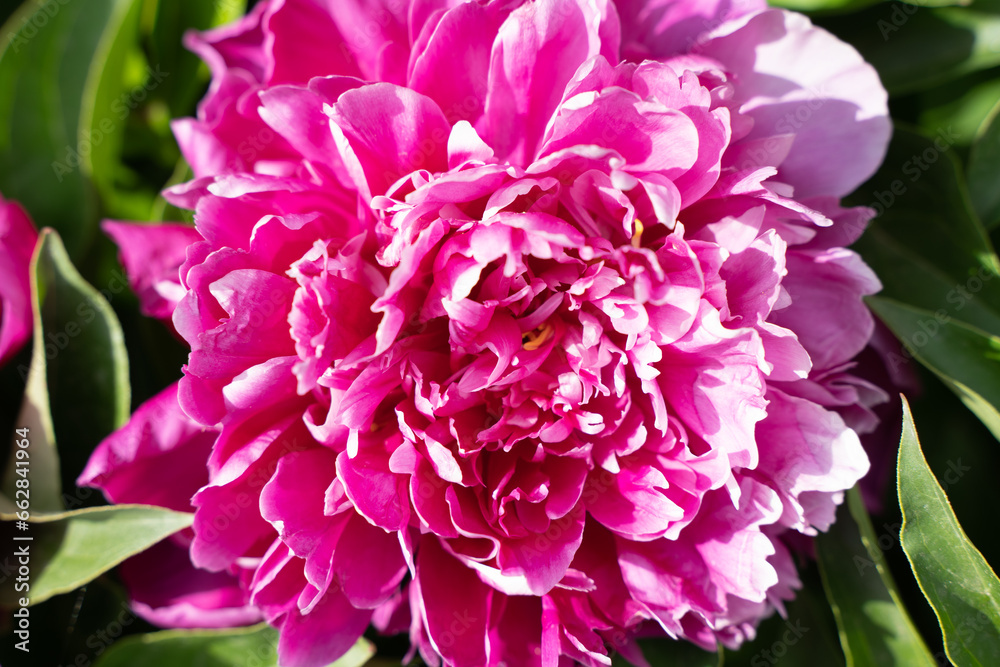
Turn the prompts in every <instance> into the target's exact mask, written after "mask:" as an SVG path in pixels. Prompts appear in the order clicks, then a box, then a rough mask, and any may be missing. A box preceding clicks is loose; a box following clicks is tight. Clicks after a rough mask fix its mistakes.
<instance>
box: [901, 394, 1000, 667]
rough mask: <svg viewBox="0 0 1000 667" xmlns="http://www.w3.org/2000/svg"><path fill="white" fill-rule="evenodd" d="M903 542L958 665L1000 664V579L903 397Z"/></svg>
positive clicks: (953, 658) (949, 656) (952, 658)
mask: <svg viewBox="0 0 1000 667" xmlns="http://www.w3.org/2000/svg"><path fill="white" fill-rule="evenodd" d="M896 482H897V486H898V490H899V505H900V507H901V508H902V510H903V528H902V531H901V533H900V542H901V544H902V545H903V551H904V552H905V553H906V557H907V558H908V559H909V561H910V566H911V567H912V568H913V573H914V575H915V576H916V579H917V583H918V584H919V585H920V590H922V591H923V593H924V595H925V596H926V597H927V601H928V602H930V604H931V607H933V609H934V613H935V614H936V615H937V618H938V622H939V624H940V626H941V631H942V633H943V635H944V643H945V651H946V652H947V654H948V658H949V659H950V660H951V661H952V662H953V663H954V664H956V665H959V666H961V667H964V666H966V665H981V666H982V667H992V666H993V665H1000V580H998V579H997V576H996V574H995V573H994V572H993V569H992V568H991V567H990V565H989V563H987V562H986V559H984V558H983V555H982V554H981V553H979V550H978V549H976V547H975V546H974V545H973V544H972V542H970V541H969V538H968V537H967V536H966V534H965V531H963V530H962V527H961V525H959V523H958V519H957V518H956V516H955V512H954V511H953V510H952V508H951V504H950V503H949V502H948V497H947V496H946V495H945V493H944V490H943V489H942V488H941V486H940V485H939V484H938V482H937V479H935V478H934V473H932V472H931V469H930V468H929V467H928V465H927V461H926V459H924V455H923V452H922V451H921V450H920V441H919V439H918V438H917V431H916V428H915V426H914V424H913V416H912V414H911V413H910V407H909V405H908V404H907V403H906V400H905V399H904V400H903V434H902V439H901V440H900V444H899V460H898V463H897V480H896Z"/></svg>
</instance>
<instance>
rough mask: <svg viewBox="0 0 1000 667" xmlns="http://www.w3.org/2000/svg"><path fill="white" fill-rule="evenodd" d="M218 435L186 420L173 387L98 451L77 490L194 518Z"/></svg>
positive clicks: (85, 469) (108, 438) (79, 480)
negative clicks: (193, 501)
mask: <svg viewBox="0 0 1000 667" xmlns="http://www.w3.org/2000/svg"><path fill="white" fill-rule="evenodd" d="M218 435H219V434H218V431H216V430H214V429H207V428H205V427H204V426H202V425H201V424H199V423H197V422H195V421H194V420H193V419H191V418H190V417H188V416H187V415H186V414H184V412H183V411H182V410H181V409H180V406H179V405H178V403H177V384H176V383H175V384H173V385H171V386H169V387H168V388H166V389H164V390H163V391H162V392H160V393H159V394H157V395H156V396H154V397H153V398H151V399H149V400H148V401H146V402H145V403H143V404H142V405H141V406H139V409H138V410H136V411H135V414H133V415H132V418H131V419H130V420H129V421H128V423H127V424H125V426H123V427H121V428H120V429H118V430H117V431H115V432H114V433H112V434H111V435H109V436H108V437H107V438H105V439H104V441H103V442H101V444H99V445H98V446H97V449H95V450H94V453H93V454H91V456H90V460H89V461H88V462H87V466H86V467H85V468H84V469H83V472H82V473H80V477H79V478H78V479H77V484H78V485H79V486H92V487H97V488H100V489H101V490H102V491H104V494H105V495H106V496H107V497H108V499H109V500H111V501H112V502H116V503H140V504H147V505H158V506H160V507H167V508H170V509H173V510H177V511H178V512H190V511H191V497H192V496H193V495H194V494H195V492H196V491H198V489H199V488H201V487H202V486H203V485H204V484H206V483H207V482H208V470H207V469H206V468H205V463H206V462H207V461H208V457H209V453H210V452H211V450H212V445H213V444H214V443H215V440H216V438H217V437H218ZM151 478H155V479H158V480H160V481H159V482H158V483H156V484H150V483H149V480H150V479H151Z"/></svg>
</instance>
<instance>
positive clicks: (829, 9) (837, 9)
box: [768, 0, 971, 14]
mask: <svg viewBox="0 0 1000 667" xmlns="http://www.w3.org/2000/svg"><path fill="white" fill-rule="evenodd" d="M905 1H906V2H907V3H908V4H911V5H919V6H922V7H950V6H953V5H963V6H964V5H968V4H970V2H971V0H905ZM878 2H880V0H776V1H772V2H770V3H768V4H770V5H772V6H774V7H784V8H785V9H793V10H795V11H797V12H819V13H823V14H828V13H837V14H840V13H844V12H853V11H857V10H859V9H862V8H864V7H869V6H871V5H874V4H877V3H878Z"/></svg>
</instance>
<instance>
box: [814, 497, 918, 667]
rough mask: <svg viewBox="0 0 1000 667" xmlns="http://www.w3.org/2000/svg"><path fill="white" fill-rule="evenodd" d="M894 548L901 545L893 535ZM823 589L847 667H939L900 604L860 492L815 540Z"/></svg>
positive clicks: (850, 499) (848, 501)
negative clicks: (870, 666) (866, 666)
mask: <svg viewBox="0 0 1000 667" xmlns="http://www.w3.org/2000/svg"><path fill="white" fill-rule="evenodd" d="M889 539H891V542H890V544H891V545H895V544H896V536H895V535H892V536H890V537H889ZM816 547H817V552H818V556H819V565H820V572H821V573H822V575H823V588H824V589H825V590H826V596H827V599H828V600H829V601H830V606H831V608H832V609H833V613H834V615H835V616H836V618H837V625H838V627H839V628H840V642H841V645H842V646H843V648H844V655H845V656H846V659H847V665H848V667H852V666H853V665H912V666H914V667H919V666H921V665H926V666H928V667H936V665H937V662H936V661H935V660H934V658H933V656H931V653H930V651H928V650H927V646H926V645H925V644H924V641H923V639H922V638H921V637H920V634H919V633H918V632H917V629H916V628H915V627H914V625H913V621H912V620H910V617H909V615H908V614H907V613H906V608H905V607H904V606H903V604H902V602H901V600H900V599H899V594H898V593H897V591H896V585H895V583H894V582H893V581H892V576H891V575H890V574H889V570H888V568H887V567H886V565H885V556H884V554H883V553H882V549H881V547H880V545H879V538H878V536H876V534H875V529H874V528H873V527H872V524H871V519H869V517H868V513H867V512H866V511H865V507H864V501H862V500H861V496H860V494H859V493H858V490H857V488H855V489H852V490H851V491H850V492H848V498H847V503H846V506H842V507H841V508H840V509H839V511H838V516H837V521H836V523H835V524H834V525H833V526H832V527H831V528H830V530H829V532H827V533H824V534H822V535H820V536H819V537H818V538H817V540H816Z"/></svg>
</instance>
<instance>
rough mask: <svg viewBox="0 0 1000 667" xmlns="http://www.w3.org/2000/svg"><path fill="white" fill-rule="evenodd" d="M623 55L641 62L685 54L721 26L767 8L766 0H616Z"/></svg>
mask: <svg viewBox="0 0 1000 667" xmlns="http://www.w3.org/2000/svg"><path fill="white" fill-rule="evenodd" d="M615 6H616V7H617V8H618V14H619V16H621V24H622V55H623V56H624V57H626V58H628V59H630V60H633V61H636V62H640V61H642V60H644V59H646V58H667V57H670V56H673V55H677V54H681V53H685V52H687V51H688V50H690V49H691V48H692V47H693V46H695V45H696V44H697V43H698V40H699V38H700V37H701V36H702V35H703V34H705V33H707V32H709V31H710V30H712V29H713V28H716V27H717V26H719V25H720V24H722V23H724V22H726V21H731V20H733V19H737V18H739V17H740V16H743V15H745V14H752V13H754V12H758V11H761V10H763V9H766V8H767V3H766V2H763V0H615Z"/></svg>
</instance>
